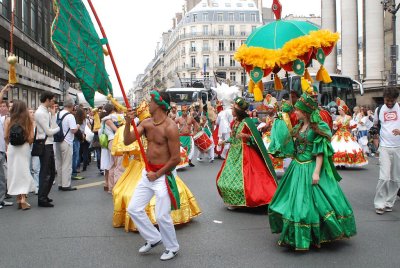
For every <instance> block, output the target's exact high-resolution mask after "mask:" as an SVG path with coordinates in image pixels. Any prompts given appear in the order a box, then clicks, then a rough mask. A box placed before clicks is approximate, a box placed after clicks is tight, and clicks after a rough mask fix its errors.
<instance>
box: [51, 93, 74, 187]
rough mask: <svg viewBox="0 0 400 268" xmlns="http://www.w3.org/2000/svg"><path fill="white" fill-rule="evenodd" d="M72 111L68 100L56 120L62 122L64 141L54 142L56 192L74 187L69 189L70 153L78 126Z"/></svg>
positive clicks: (71, 104)
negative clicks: (56, 168)
mask: <svg viewBox="0 0 400 268" xmlns="http://www.w3.org/2000/svg"><path fill="white" fill-rule="evenodd" d="M73 109H74V102H73V101H72V100H71V99H68V100H66V101H65V102H64V109H63V110H62V111H60V112H59V113H58V114H57V118H59V119H61V118H62V117H63V116H64V115H66V114H67V113H68V114H67V115H66V116H65V117H64V119H63V120H62V122H61V124H62V130H63V135H64V140H63V141H62V142H56V161H57V167H58V170H57V183H58V190H61V191H74V190H76V188H75V187H71V175H72V153H73V142H74V134H75V133H76V132H77V131H78V129H79V125H78V124H76V121H75V117H74V115H73V114H72V110H73Z"/></svg>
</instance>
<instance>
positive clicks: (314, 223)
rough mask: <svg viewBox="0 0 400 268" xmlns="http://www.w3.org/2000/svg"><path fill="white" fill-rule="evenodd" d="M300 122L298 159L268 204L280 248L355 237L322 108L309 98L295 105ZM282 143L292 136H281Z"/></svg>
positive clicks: (301, 247)
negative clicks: (333, 160)
mask: <svg viewBox="0 0 400 268" xmlns="http://www.w3.org/2000/svg"><path fill="white" fill-rule="evenodd" d="M295 108H296V111H295V112H296V114H297V117H298V119H299V120H300V123H299V124H298V125H296V126H295V127H294V129H293V131H292V135H293V138H294V148H295V153H294V160H293V161H292V162H291V164H290V166H289V168H288V169H287V171H286V173H285V174H284V176H283V178H282V179H281V181H280V183H279V186H278V190H277V191H276V193H275V195H274V198H273V199H272V201H271V204H270V205H269V211H268V215H269V222H270V227H271V231H272V233H281V234H280V237H279V240H278V244H279V245H282V246H283V245H288V246H291V247H294V248H295V249H296V250H308V249H309V247H310V245H314V246H316V247H320V246H321V243H323V242H328V241H333V240H338V239H343V238H348V237H351V236H353V235H355V234H356V226H355V219H354V215H353V211H352V208H351V206H350V204H349V202H348V201H347V199H346V197H345V196H344V194H343V192H342V190H341V189H340V186H339V184H338V181H339V180H340V179H341V178H340V176H339V174H338V173H337V171H336V169H335V167H334V165H333V162H332V155H333V149H332V146H331V144H330V139H331V135H332V134H331V131H330V129H329V127H328V125H327V124H326V123H325V122H324V121H322V119H321V117H320V115H319V111H318V105H317V103H316V102H315V100H313V98H312V97H310V96H309V95H307V94H303V95H302V96H301V97H300V99H299V100H298V101H297V102H296V104H295ZM280 138H281V143H283V142H287V141H288V139H289V140H290V142H293V140H291V139H290V135H288V136H284V135H281V136H280Z"/></svg>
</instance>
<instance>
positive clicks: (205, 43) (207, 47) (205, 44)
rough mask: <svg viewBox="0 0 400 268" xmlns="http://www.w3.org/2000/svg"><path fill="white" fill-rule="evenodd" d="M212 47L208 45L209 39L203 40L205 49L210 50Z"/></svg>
mask: <svg viewBox="0 0 400 268" xmlns="http://www.w3.org/2000/svg"><path fill="white" fill-rule="evenodd" d="M209 50H210V47H209V45H208V40H204V41H203V51H209Z"/></svg>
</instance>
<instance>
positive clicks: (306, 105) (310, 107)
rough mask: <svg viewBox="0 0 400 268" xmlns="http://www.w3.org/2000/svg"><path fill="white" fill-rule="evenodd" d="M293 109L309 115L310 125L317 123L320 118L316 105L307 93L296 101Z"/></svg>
mask: <svg viewBox="0 0 400 268" xmlns="http://www.w3.org/2000/svg"><path fill="white" fill-rule="evenodd" d="M294 107H295V108H297V109H299V110H301V111H303V112H305V113H308V114H310V115H311V116H310V121H311V123H319V122H320V121H321V116H320V115H319V110H318V103H317V102H316V101H315V100H314V98H312V97H311V96H309V95H308V94H307V93H303V94H302V95H301V97H300V98H299V99H298V100H297V101H296V104H295V105H294Z"/></svg>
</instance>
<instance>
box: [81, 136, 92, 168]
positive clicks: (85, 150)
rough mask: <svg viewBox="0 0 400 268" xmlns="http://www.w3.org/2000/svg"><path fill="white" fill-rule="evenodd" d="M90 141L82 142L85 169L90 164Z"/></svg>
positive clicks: (82, 157) (82, 158) (82, 159)
mask: <svg viewBox="0 0 400 268" xmlns="http://www.w3.org/2000/svg"><path fill="white" fill-rule="evenodd" d="M89 145H90V144H89V143H88V142H87V141H83V142H81V147H80V149H79V150H80V155H81V158H80V159H81V162H82V163H83V169H86V167H87V166H88V165H89Z"/></svg>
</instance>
